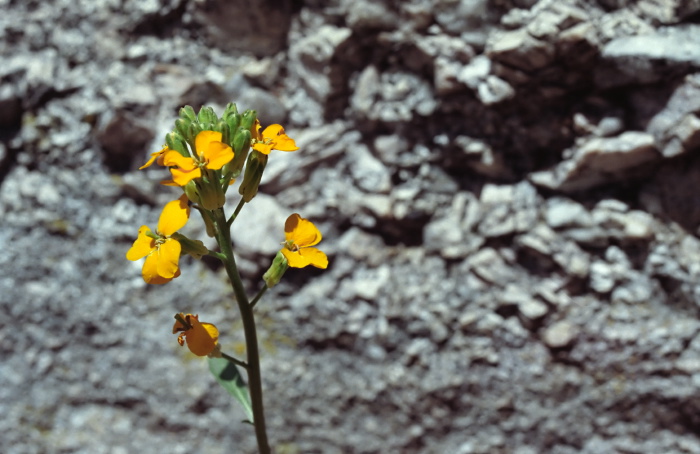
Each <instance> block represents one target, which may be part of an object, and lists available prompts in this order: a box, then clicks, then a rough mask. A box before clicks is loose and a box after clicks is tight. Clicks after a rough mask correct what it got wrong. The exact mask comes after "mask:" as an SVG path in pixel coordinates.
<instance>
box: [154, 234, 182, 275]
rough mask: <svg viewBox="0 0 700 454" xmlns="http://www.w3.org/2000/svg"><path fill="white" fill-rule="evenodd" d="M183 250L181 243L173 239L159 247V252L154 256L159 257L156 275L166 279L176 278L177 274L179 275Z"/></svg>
mask: <svg viewBox="0 0 700 454" xmlns="http://www.w3.org/2000/svg"><path fill="white" fill-rule="evenodd" d="M181 250H182V246H180V242H179V241H177V240H174V239H172V238H168V239H167V240H165V242H164V243H163V244H161V245H160V246H159V247H158V252H157V253H156V254H152V255H157V257H158V259H157V260H158V263H157V264H156V273H157V274H158V276H160V277H164V278H166V279H172V278H173V277H175V273H177V270H178V269H179V266H178V264H179V262H180V251H181ZM149 257H150V256H149Z"/></svg>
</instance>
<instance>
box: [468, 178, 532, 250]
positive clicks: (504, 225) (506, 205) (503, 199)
mask: <svg viewBox="0 0 700 454" xmlns="http://www.w3.org/2000/svg"><path fill="white" fill-rule="evenodd" d="M537 200H538V199H537V192H536V191H535V188H534V187H533V186H531V185H529V184H527V183H525V182H522V183H519V184H517V185H515V186H506V185H502V186H497V185H492V184H487V185H485V186H484V188H483V189H482V191H481V204H482V220H481V222H480V223H479V233H481V234H482V235H484V236H486V237H498V236H502V235H508V234H511V233H514V232H523V231H526V230H528V229H530V228H532V226H534V224H535V222H536V218H537V215H538V213H537V208H536V204H537Z"/></svg>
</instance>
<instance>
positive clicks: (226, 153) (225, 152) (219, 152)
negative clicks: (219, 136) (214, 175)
mask: <svg viewBox="0 0 700 454" xmlns="http://www.w3.org/2000/svg"><path fill="white" fill-rule="evenodd" d="M232 159H233V150H232V149H231V147H229V146H228V145H226V144H225V143H223V142H211V143H210V144H209V146H208V147H207V148H206V150H205V151H204V160H205V161H206V162H207V165H206V168H207V169H212V170H219V169H220V168H222V167H223V166H224V164H227V163H229V162H231V160H232Z"/></svg>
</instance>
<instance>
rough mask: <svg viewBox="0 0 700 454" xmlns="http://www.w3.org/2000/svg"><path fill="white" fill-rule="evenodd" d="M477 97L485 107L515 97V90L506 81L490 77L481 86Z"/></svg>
mask: <svg viewBox="0 0 700 454" xmlns="http://www.w3.org/2000/svg"><path fill="white" fill-rule="evenodd" d="M476 93H477V96H478V97H479V100H480V101H481V102H482V103H484V104H485V105H487V106H488V105H491V104H497V103H499V102H502V101H505V100H508V99H511V98H513V97H514V96H515V90H514V89H513V87H511V86H510V84H508V82H506V81H505V80H503V79H501V78H498V77H496V76H493V75H490V76H488V77H487V78H486V80H485V81H483V82H481V83H480V84H479V87H478V88H477V92H476Z"/></svg>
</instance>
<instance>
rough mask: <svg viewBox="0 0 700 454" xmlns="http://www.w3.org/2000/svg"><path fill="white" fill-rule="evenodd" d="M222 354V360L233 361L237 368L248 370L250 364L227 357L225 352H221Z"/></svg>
mask: <svg viewBox="0 0 700 454" xmlns="http://www.w3.org/2000/svg"><path fill="white" fill-rule="evenodd" d="M220 353H221V357H222V358H224V359H227V360H229V361H231V362H232V363H233V364H235V365H237V366H241V367H242V368H244V369H246V370H248V363H246V362H245V361H241V360H240V359H236V358H234V357H233V356H231V355H227V354H226V353H224V352H220Z"/></svg>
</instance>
